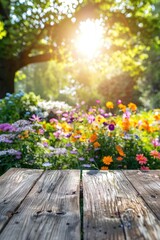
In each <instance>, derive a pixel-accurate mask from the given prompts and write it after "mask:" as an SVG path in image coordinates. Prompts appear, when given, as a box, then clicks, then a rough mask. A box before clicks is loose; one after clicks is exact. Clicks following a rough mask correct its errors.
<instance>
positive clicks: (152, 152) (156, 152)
mask: <svg viewBox="0 0 160 240" xmlns="http://www.w3.org/2000/svg"><path fill="white" fill-rule="evenodd" d="M150 155H151V156H152V157H154V158H157V159H160V152H158V151H157V150H153V151H151V152H150Z"/></svg>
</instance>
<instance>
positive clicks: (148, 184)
mask: <svg viewBox="0 0 160 240" xmlns="http://www.w3.org/2000/svg"><path fill="white" fill-rule="evenodd" d="M123 172H124V174H125V176H126V177H127V179H128V180H129V181H130V182H131V184H132V185H133V186H134V188H135V189H136V190H137V191H138V194H140V196H141V197H142V198H143V200H144V201H145V202H146V203H147V205H148V206H149V207H150V208H151V210H152V211H153V212H154V214H155V215H156V216H157V218H158V219H159V220H160V170H155V171H154V170H153V171H152V170H151V171H143V172H142V171H138V170H137V171H136V170H130V171H126V170H125V171H123Z"/></svg>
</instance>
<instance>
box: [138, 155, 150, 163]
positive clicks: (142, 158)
mask: <svg viewBox="0 0 160 240" xmlns="http://www.w3.org/2000/svg"><path fill="white" fill-rule="evenodd" d="M136 160H137V161H138V162H139V164H141V165H143V164H146V163H147V161H148V159H147V158H146V157H145V156H144V155H143V154H137V155H136Z"/></svg>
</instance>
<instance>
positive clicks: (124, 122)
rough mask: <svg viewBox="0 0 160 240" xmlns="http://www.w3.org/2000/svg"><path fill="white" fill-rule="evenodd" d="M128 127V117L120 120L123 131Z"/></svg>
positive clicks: (127, 129)
mask: <svg viewBox="0 0 160 240" xmlns="http://www.w3.org/2000/svg"><path fill="white" fill-rule="evenodd" d="M129 128H130V122H129V119H128V118H125V119H124V120H123V122H122V129H123V130H124V131H129Z"/></svg>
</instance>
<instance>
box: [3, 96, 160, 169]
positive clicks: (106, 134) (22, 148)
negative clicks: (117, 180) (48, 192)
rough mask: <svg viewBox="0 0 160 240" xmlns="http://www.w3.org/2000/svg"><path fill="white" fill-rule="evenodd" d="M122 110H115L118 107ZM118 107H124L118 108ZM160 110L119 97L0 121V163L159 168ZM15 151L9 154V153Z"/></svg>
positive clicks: (97, 167) (96, 167) (52, 167)
mask: <svg viewBox="0 0 160 240" xmlns="http://www.w3.org/2000/svg"><path fill="white" fill-rule="evenodd" d="M115 108H116V109H117V110H116V111H115V112H117V113H116V114H115V112H114V109H115ZM118 111H119V112H118ZM159 131H160V113H159V110H156V111H154V110H153V111H148V112H145V111H143V112H142V111H139V110H138V108H137V106H136V105H135V104H134V103H129V104H128V105H125V104H123V103H122V101H121V100H118V102H117V107H115V106H114V104H113V103H112V102H107V103H106V105H105V106H101V105H100V101H96V103H95V106H93V107H90V108H89V109H86V110H84V104H83V109H81V107H80V106H79V105H77V106H76V107H75V108H70V109H69V110H67V109H65V110H64V109H63V110H62V109H58V108H57V110H56V111H55V116H54V117H52V118H50V119H48V120H47V119H46V120H44V118H41V116H38V115H36V114H33V115H32V117H29V119H28V120H18V121H16V122H14V123H12V124H10V123H2V124H0V147H1V149H2V150H1V151H0V165H1V166H3V167H4V166H5V167H8V166H9V167H11V166H18V167H19V166H20V167H33V168H51V169H67V168H79V169H84V168H85V169H86V168H91V169H93V168H94V169H102V170H108V169H141V170H149V169H158V168H160V139H159ZM9 156H10V157H9Z"/></svg>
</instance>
